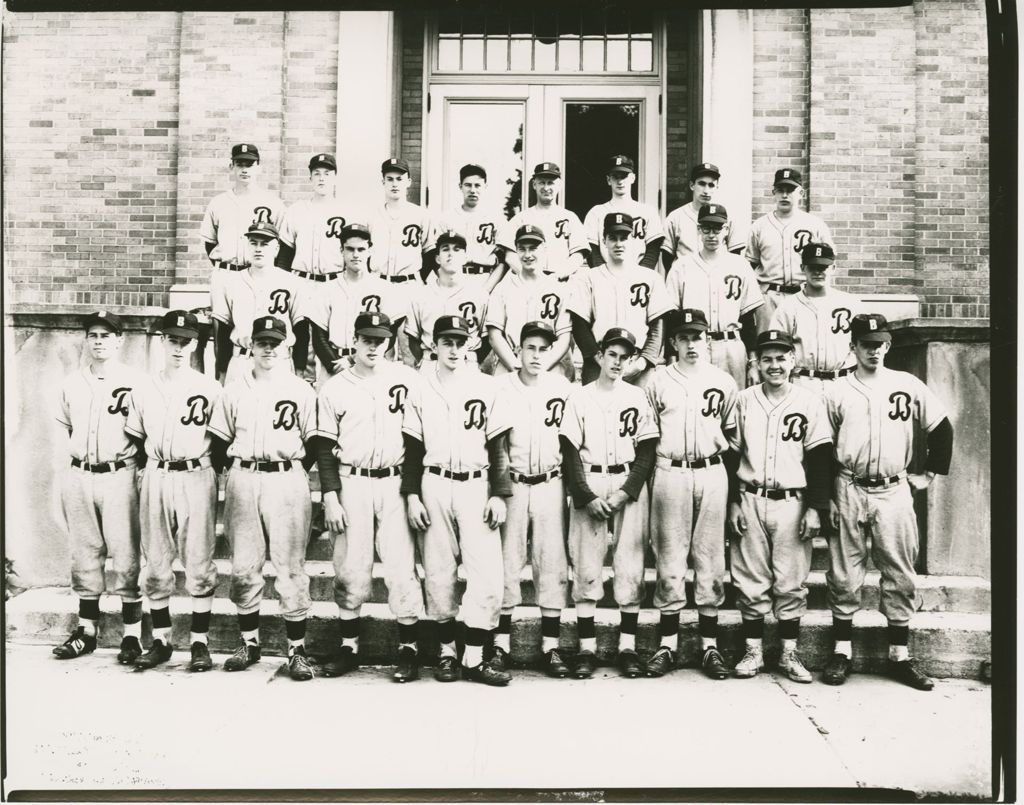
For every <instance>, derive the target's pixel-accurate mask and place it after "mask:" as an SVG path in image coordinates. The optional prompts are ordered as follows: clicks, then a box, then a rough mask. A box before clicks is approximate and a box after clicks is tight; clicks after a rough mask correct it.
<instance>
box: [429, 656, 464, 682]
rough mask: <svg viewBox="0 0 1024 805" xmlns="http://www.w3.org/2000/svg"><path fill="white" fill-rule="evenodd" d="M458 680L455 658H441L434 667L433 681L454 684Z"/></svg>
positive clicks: (457, 665) (457, 667) (457, 663)
mask: <svg viewBox="0 0 1024 805" xmlns="http://www.w3.org/2000/svg"><path fill="white" fill-rule="evenodd" d="M458 678H459V661H458V660H457V659H456V658H455V657H441V658H440V659H439V660H438V661H437V665H436V666H434V679H436V680H437V681H438V682H455V681H456V680H457V679H458Z"/></svg>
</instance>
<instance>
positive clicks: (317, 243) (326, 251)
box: [281, 197, 356, 274]
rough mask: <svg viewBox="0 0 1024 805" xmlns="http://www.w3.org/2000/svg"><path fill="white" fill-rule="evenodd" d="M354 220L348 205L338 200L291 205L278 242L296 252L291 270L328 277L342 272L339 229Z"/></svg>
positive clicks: (321, 199) (331, 199)
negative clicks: (326, 275)
mask: <svg viewBox="0 0 1024 805" xmlns="http://www.w3.org/2000/svg"><path fill="white" fill-rule="evenodd" d="M355 220H356V218H354V217H353V214H352V210H351V209H350V208H349V205H347V204H345V203H343V202H342V201H341V200H340V199H337V198H319V197H317V198H311V199H310V198H305V199H302V200H301V201H296V202H295V203H294V204H292V206H290V207H289V208H288V211H287V212H286V213H285V214H284V220H283V221H282V223H281V242H282V243H283V244H285V245H286V246H289V247H291V248H292V249H294V250H295V259H294V260H292V270H294V271H305V272H308V273H310V274H330V273H333V272H337V271H341V270H342V269H344V267H345V266H344V264H343V262H342V257H341V230H342V229H344V227H345V225H346V224H350V223H352V222H353V221H355Z"/></svg>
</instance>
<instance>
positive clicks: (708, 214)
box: [697, 204, 729, 224]
mask: <svg viewBox="0 0 1024 805" xmlns="http://www.w3.org/2000/svg"><path fill="white" fill-rule="evenodd" d="M697 223H698V224H727V223H729V211H728V210H727V209H726V208H725V207H723V206H722V205H721V204H702V205H701V208H700V212H698V213H697Z"/></svg>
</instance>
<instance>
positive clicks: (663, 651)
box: [644, 646, 676, 678]
mask: <svg viewBox="0 0 1024 805" xmlns="http://www.w3.org/2000/svg"><path fill="white" fill-rule="evenodd" d="M675 666H676V663H675V660H674V659H673V657H672V649H670V648H669V647H668V646H660V647H659V648H658V650H657V651H655V652H654V653H653V654H652V655H651V656H650V657H648V658H647V665H646V666H645V668H644V673H646V674H647V676H649V677H655V678H657V677H659V676H665V674H667V673H668V672H669V671H671V670H672V669H673V668H675Z"/></svg>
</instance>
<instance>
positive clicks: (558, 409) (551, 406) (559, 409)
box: [544, 397, 565, 428]
mask: <svg viewBox="0 0 1024 805" xmlns="http://www.w3.org/2000/svg"><path fill="white" fill-rule="evenodd" d="M544 407H545V408H546V409H547V412H548V415H547V418H546V419H545V420H544V424H545V425H547V426H548V427H549V428H557V427H558V426H559V425H561V424H562V414H564V413H565V400H560V399H558V398H557V397H553V398H551V399H550V400H548V401H547V402H546V403H545V404H544Z"/></svg>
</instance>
